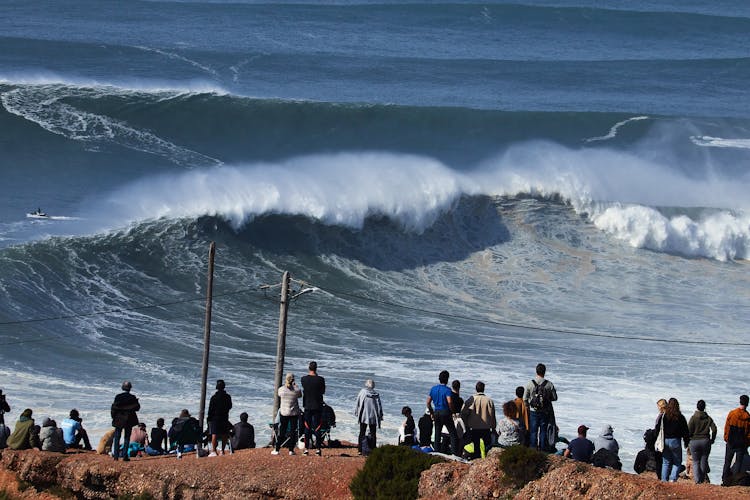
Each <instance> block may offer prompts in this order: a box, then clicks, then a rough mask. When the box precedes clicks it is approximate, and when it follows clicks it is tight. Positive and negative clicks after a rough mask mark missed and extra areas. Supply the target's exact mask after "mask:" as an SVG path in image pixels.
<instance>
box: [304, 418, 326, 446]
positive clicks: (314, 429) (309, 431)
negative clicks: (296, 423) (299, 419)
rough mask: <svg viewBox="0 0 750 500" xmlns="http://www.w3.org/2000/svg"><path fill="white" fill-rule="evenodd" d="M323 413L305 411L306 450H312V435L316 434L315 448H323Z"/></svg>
mask: <svg viewBox="0 0 750 500" xmlns="http://www.w3.org/2000/svg"><path fill="white" fill-rule="evenodd" d="M321 416H322V412H321V411H320V410H305V449H307V450H310V449H312V441H311V438H312V435H313V433H314V434H315V447H316V448H317V449H320V448H321V447H322V446H323V438H322V437H321V435H320V426H321V425H322V423H321V418H320V417H321Z"/></svg>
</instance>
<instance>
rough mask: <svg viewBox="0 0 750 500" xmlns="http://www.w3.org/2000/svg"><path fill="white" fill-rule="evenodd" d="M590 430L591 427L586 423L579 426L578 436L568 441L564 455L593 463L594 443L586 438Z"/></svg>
mask: <svg viewBox="0 0 750 500" xmlns="http://www.w3.org/2000/svg"><path fill="white" fill-rule="evenodd" d="M588 430H589V428H588V427H586V426H585V425H579V426H578V437H577V438H575V439H574V440H573V441H571V442H570V443H568V447H567V448H566V449H565V451H564V452H563V456H565V457H569V458H572V459H573V460H578V461H579V462H586V463H587V464H589V463H591V457H592V456H593V455H594V443H592V442H591V441H589V440H588V439H586V433H587V432H588Z"/></svg>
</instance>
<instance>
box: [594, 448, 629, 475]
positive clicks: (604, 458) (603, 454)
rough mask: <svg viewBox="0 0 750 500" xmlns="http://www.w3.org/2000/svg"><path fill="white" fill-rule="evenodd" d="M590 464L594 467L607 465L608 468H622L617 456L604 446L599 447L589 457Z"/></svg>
mask: <svg viewBox="0 0 750 500" xmlns="http://www.w3.org/2000/svg"><path fill="white" fill-rule="evenodd" d="M591 464H592V465H593V466H594V467H601V468H605V467H608V468H610V469H615V470H622V463H621V462H620V459H619V457H618V456H617V455H615V454H614V453H613V452H611V451H609V450H605V449H604V448H600V449H599V450H598V451H597V452H596V453H594V456H592V457H591Z"/></svg>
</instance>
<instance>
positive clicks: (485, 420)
mask: <svg viewBox="0 0 750 500" xmlns="http://www.w3.org/2000/svg"><path fill="white" fill-rule="evenodd" d="M474 388H475V389H476V392H475V393H474V394H473V395H472V396H469V399H467V400H466V402H464V407H463V409H462V410H461V418H463V421H464V422H465V423H466V426H467V427H468V428H469V430H470V431H471V441H472V443H474V453H472V458H480V457H481V458H484V456H485V453H486V452H487V451H489V449H490V446H491V445H492V430H493V429H494V428H495V426H496V425H497V418H496V416H495V403H494V402H493V401H492V399H490V398H489V397H487V395H485V393H484V382H482V381H481V380H480V381H477V383H476V385H475V386H474ZM482 443H483V444H484V447H482Z"/></svg>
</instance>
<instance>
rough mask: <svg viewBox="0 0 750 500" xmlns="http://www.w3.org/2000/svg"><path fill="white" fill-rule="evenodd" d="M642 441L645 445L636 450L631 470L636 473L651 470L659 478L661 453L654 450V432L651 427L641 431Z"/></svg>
mask: <svg viewBox="0 0 750 500" xmlns="http://www.w3.org/2000/svg"><path fill="white" fill-rule="evenodd" d="M643 441H644V442H645V443H646V447H645V448H644V449H642V450H641V451H639V452H638V455H636V457H635V463H634V464H633V470H634V471H635V472H636V473H637V474H641V473H643V472H653V473H655V474H656V477H657V478H661V453H660V452H658V451H656V447H655V445H656V432H654V430H653V429H647V430H646V432H644V433H643Z"/></svg>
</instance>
